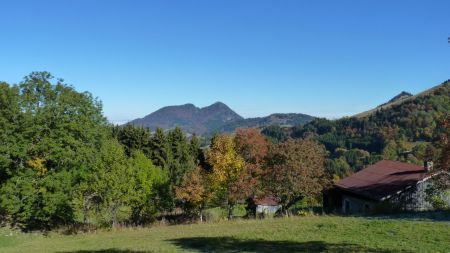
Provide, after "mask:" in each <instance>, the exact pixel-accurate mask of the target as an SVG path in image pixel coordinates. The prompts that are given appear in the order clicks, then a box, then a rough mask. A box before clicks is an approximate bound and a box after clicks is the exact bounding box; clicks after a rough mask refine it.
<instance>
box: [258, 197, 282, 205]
mask: <svg viewBox="0 0 450 253" xmlns="http://www.w3.org/2000/svg"><path fill="white" fill-rule="evenodd" d="M254 202H255V204H256V205H263V206H278V205H279V203H278V200H277V199H276V198H275V197H272V196H266V197H263V198H255V199H254Z"/></svg>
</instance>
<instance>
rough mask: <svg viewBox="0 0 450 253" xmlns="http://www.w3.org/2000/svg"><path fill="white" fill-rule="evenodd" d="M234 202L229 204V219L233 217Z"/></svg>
mask: <svg viewBox="0 0 450 253" xmlns="http://www.w3.org/2000/svg"><path fill="white" fill-rule="evenodd" d="M233 209H234V204H228V220H232V219H233Z"/></svg>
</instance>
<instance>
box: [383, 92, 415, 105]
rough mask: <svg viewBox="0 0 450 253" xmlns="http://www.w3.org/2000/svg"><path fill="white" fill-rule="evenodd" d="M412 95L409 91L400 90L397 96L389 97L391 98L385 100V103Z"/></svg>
mask: <svg viewBox="0 0 450 253" xmlns="http://www.w3.org/2000/svg"><path fill="white" fill-rule="evenodd" d="M412 96H413V94H411V93H409V92H406V91H402V92H400V94H398V95H397V96H395V97H393V98H391V100H389V101H388V102H387V104H389V103H392V102H395V101H398V100H403V99H405V98H409V97H412Z"/></svg>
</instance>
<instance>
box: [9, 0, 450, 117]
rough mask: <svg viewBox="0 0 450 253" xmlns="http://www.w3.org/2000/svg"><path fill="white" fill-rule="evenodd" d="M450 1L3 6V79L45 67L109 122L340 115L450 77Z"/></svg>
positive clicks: (188, 0)
mask: <svg viewBox="0 0 450 253" xmlns="http://www.w3.org/2000/svg"><path fill="white" fill-rule="evenodd" d="M449 11H450V1H449V0H443V1H437V0H433V1H430V0H423V1H413V0H408V1H406V0H405V1H399V0H395V1H394V0H386V1H382V0H353V1H347V0H340V1H335V0H330V1H321V0H308V1H306V0H305V1H300V0H297V1H294V0H292V1H276V0H273V1H263V0H236V1H231V0H226V1H225V0H208V1H199V0H180V1H173V0H164V1H150V0H149V1H135V0H133V1H125V0H123V1H112V0H108V1H106V0H105V1H99V0H85V1H81V0H71V1H69V0H58V1H56V0H55V1H45V0H41V1H34V0H33V1H20V0H10V1H1V2H0V80H3V81H6V82H8V83H17V82H19V81H20V80H21V79H22V77H23V76H25V75H27V74H28V73H30V72H31V71H41V70H46V71H49V72H51V73H52V74H53V75H55V76H56V77H61V78H64V79H65V80H66V82H68V83H70V84H73V85H74V86H75V87H76V89H77V90H79V91H85V90H87V91H90V92H91V93H93V94H94V95H95V96H98V97H99V98H100V99H101V100H102V101H103V104H104V111H105V114H106V116H107V117H108V118H109V119H110V120H111V121H113V122H123V121H126V120H130V119H134V118H137V117H142V116H144V115H146V114H148V113H150V112H152V111H154V110H156V109H158V108H160V107H163V106H166V105H177V104H185V103H193V104H195V105H197V106H201V107H202V106H206V105H209V104H211V103H213V102H215V101H222V102H224V103H226V104H228V105H229V106H230V107H231V108H232V109H234V110H235V111H236V112H238V113H239V114H241V115H242V116H244V117H253V116H263V115H267V114H270V113H274V112H301V113H307V114H311V115H314V116H323V117H329V118H336V117H340V116H343V115H352V114H354V113H357V112H361V111H364V110H366V109H369V108H372V107H374V106H376V105H379V104H381V103H383V102H385V101H386V100H388V99H390V98H391V97H393V96H394V95H396V94H397V93H399V92H401V91H403V90H405V91H409V92H412V93H417V92H420V91H422V90H424V89H427V88H430V87H432V86H434V85H437V84H439V83H441V82H443V81H444V80H447V79H449V78H450V44H449V43H447V38H448V37H449V36H450V14H449Z"/></svg>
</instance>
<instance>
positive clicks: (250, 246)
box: [169, 237, 409, 253]
mask: <svg viewBox="0 0 450 253" xmlns="http://www.w3.org/2000/svg"><path fill="white" fill-rule="evenodd" d="M169 242H171V243H173V244H174V245H176V246H178V247H180V248H181V249H183V250H194V251H197V252H241V251H246V252H255V253H275V252H277V253H278V252H330V253H337V252H342V253H356V252H368V253H375V252H376V253H400V252H403V253H409V251H400V250H390V249H374V248H369V247H365V246H361V245H357V244H351V243H327V242H323V241H309V242H293V241H267V240H262V239H260V240H242V239H235V238H233V237H190V238H180V239H173V240H169Z"/></svg>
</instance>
